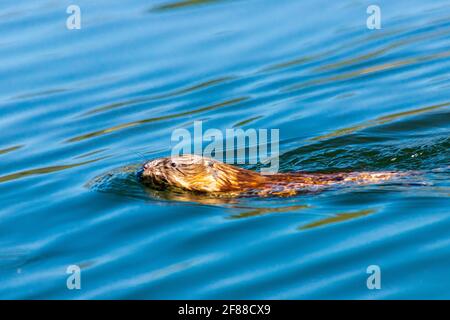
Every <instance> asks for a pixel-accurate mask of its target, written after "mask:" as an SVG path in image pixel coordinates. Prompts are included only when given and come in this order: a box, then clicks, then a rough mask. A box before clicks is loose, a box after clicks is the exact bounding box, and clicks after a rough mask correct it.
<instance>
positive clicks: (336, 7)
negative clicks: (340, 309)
mask: <svg viewBox="0 0 450 320" xmlns="http://www.w3.org/2000/svg"><path fill="white" fill-rule="evenodd" d="M176 1H177V0H171V1H167V0H164V1H161V0H155V1H135V0H133V1H132V0H121V1H110V0H108V1H106V0H103V1H95V2H94V1H81V0H77V1H60V0H58V1H56V0H52V1H20V2H17V1H3V2H2V3H1V4H0V17H1V18H0V33H1V38H0V60H1V62H2V63H1V64H0V129H1V133H2V134H1V135H0V298H4V299H5V298H7V299H18V298H20V299H47V298H48V299H56V298H62V299H118V298H121V299H143V298H149V299H153V298H154V299H169V298H186V299H201V298H209V299H219V298H233V299H241V298H242V299H249V298H252V299H253V298H255V299H268V298H270V299H310V298H324V299H328V298H338V299H342V298H351V299H393V298H401V299H405V298H447V299H448V298H450V232H449V230H450V209H449V208H450V201H449V195H450V183H449V176H450V169H449V166H450V151H449V150H450V135H449V132H450V4H449V2H448V1H378V2H377V3H376V4H377V5H379V6H380V8H381V29H379V30H377V29H374V30H369V29H368V28H367V27H366V19H367V17H368V16H369V15H368V14H367V13H366V9H367V7H368V6H369V5H370V4H372V3H371V2H370V1H350V0H346V1H312V0H311V1H294V0H292V1H269V0H235V1H233V0H232V1H225V0H224V1H213V0H209V1H208V0H202V1H200V0H197V1H194V0H180V1H179V2H176ZM70 4H76V5H79V7H80V8H81V29H80V30H69V29H67V28H66V19H67V18H68V17H69V14H67V13H66V8H67V6H69V5H70ZM194 121H203V126H204V128H205V129H207V128H217V129H220V130H225V129H226V128H243V129H247V128H255V129H259V128H267V129H271V128H276V129H279V130H280V151H281V156H280V164H281V168H280V169H281V170H282V171H294V170H305V171H331V172H334V171H340V170H345V171H362V170H373V171H384V170H396V171H409V170H415V171H419V172H420V179H419V180H420V181H415V182H414V183H413V182H411V183H401V184H383V185H369V186H359V187H350V188H343V189H339V190H330V191H326V192H322V193H316V194H304V195H299V196H297V197H292V198H278V199H276V198H272V199H251V198H250V199H239V200H236V201H231V202H228V203H204V202H201V201H200V202H198V201H180V200H177V199H170V198H168V199H164V198H158V197H154V196H152V195H151V194H149V193H148V192H147V190H145V189H144V188H143V187H142V186H141V185H140V184H139V182H138V181H137V180H136V178H135V174H134V173H135V172H136V170H137V168H138V167H139V165H141V164H142V163H143V161H144V160H143V159H144V158H145V159H152V158H156V157H161V156H167V155H169V154H170V152H171V147H172V144H171V141H170V137H171V133H172V132H173V130H175V129H177V128H186V129H189V130H191V129H192V126H193V123H194ZM247 167H251V166H247ZM70 265H77V266H79V267H80V268H81V289H80V290H68V288H67V286H66V280H67V278H68V276H69V275H68V274H67V273H66V270H67V268H68V266H70ZM371 265H376V266H378V267H379V268H380V271H381V289H374V290H369V289H368V288H367V285H366V281H367V278H368V277H369V276H370V274H367V272H366V270H367V268H368V267H369V266H371Z"/></svg>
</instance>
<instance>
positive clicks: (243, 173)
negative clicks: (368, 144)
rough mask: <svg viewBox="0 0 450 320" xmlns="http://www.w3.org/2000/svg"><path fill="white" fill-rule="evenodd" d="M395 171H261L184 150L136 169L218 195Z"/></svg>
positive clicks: (294, 190) (276, 191)
mask: <svg viewBox="0 0 450 320" xmlns="http://www.w3.org/2000/svg"><path fill="white" fill-rule="evenodd" d="M401 175H402V174H401V173H398V172H388V171H383V172H338V173H305V172H290V173H276V174H272V175H262V174H260V173H258V172H254V171H251V170H246V169H243V168H239V167H236V166H233V165H229V164H225V163H222V162H220V161H217V160H214V159H211V158H207V157H201V156H197V155H191V154H186V155H182V156H176V157H167V158H159V159H155V160H152V161H148V162H146V163H145V164H144V165H143V167H142V170H141V171H140V174H139V176H140V179H141V181H142V182H143V183H145V184H150V185H151V186H152V187H154V188H157V189H159V190H166V189H175V190H179V191H187V192H194V193H202V194H208V195H212V196H219V197H239V196H259V197H269V196H281V197H287V196H293V195H296V194H299V193H301V192H305V191H316V190H321V189H323V188H326V187H330V186H335V185H344V184H349V183H350V184H360V185H361V184H371V183H380V182H383V181H387V180H390V179H392V178H394V177H400V176H401Z"/></svg>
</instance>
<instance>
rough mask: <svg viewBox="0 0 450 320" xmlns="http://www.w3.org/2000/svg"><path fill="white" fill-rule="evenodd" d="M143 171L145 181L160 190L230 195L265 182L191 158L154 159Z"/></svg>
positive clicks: (256, 176)
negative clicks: (172, 189) (177, 189)
mask: <svg viewBox="0 0 450 320" xmlns="http://www.w3.org/2000/svg"><path fill="white" fill-rule="evenodd" d="M142 169H143V171H142V174H141V179H142V181H143V182H144V183H148V184H151V185H152V186H154V187H157V188H159V189H166V188H171V187H172V188H180V189H184V190H189V191H196V192H230V191H240V189H241V188H243V187H247V186H252V185H256V184H259V183H260V182H262V179H263V178H262V177H261V176H260V175H259V174H257V173H255V172H252V171H248V170H245V169H240V168H237V167H234V166H231V165H228V164H224V163H222V162H219V161H217V160H214V159H211V158H206V157H201V156H197V155H191V154H187V155H182V156H176V157H167V158H160V159H155V160H152V161H149V162H147V163H145V164H144V166H143V168H142Z"/></svg>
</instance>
